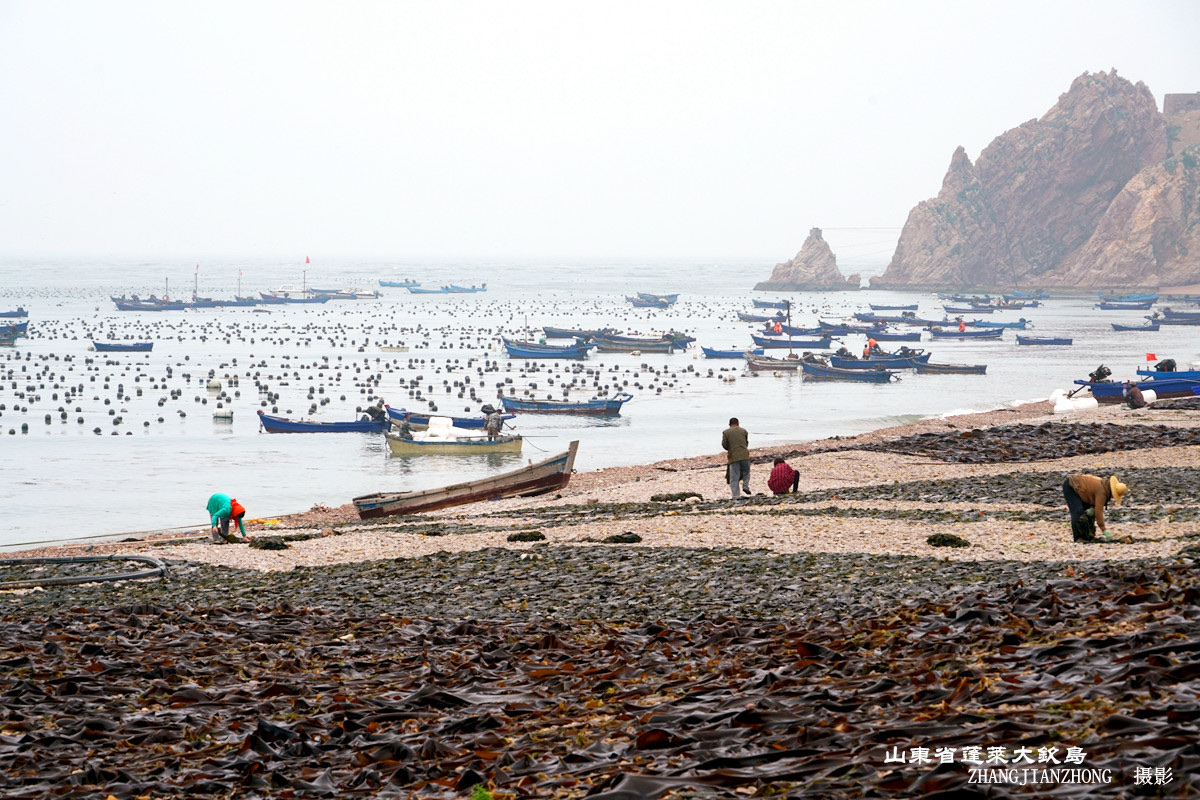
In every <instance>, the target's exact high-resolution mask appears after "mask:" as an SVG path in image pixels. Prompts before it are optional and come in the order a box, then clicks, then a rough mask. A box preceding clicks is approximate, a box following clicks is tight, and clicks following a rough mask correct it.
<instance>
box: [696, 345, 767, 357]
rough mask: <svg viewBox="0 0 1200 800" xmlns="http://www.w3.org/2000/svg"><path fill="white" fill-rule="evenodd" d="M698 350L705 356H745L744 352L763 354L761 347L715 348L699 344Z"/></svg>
mask: <svg viewBox="0 0 1200 800" xmlns="http://www.w3.org/2000/svg"><path fill="white" fill-rule="evenodd" d="M700 352H702V353H703V354H704V357H705V358H745V357H746V353H752V354H754V355H756V356H761V355H762V354H763V349H762V348H761V347H759V348H757V349H755V350H716V349H714V348H712V347H704V346H703V345H701V346H700Z"/></svg>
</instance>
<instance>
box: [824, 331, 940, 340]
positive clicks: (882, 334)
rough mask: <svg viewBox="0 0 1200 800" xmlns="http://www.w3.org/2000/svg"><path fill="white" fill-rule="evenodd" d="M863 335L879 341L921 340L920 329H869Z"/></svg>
mask: <svg viewBox="0 0 1200 800" xmlns="http://www.w3.org/2000/svg"><path fill="white" fill-rule="evenodd" d="M835 335H836V334H835ZM864 335H866V336H873V337H875V339H876V341H880V342H919V341H921V332H920V331H907V332H905V333H897V332H894V331H870V332H867V333H865V334H864Z"/></svg>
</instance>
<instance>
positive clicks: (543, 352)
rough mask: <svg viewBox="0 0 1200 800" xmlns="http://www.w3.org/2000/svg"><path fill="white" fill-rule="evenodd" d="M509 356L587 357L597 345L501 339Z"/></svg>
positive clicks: (578, 342) (580, 342) (579, 342)
mask: <svg viewBox="0 0 1200 800" xmlns="http://www.w3.org/2000/svg"><path fill="white" fill-rule="evenodd" d="M501 341H502V342H503V343H504V349H505V350H506V351H507V352H508V356H509V358H587V354H588V351H589V350H591V349H592V348H594V347H595V346H596V345H594V344H590V343H585V342H582V341H577V342H576V343H575V344H565V345H553V344H542V343H540V342H521V341H514V340H512V339H503V338H502V339H501Z"/></svg>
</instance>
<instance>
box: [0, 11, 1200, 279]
mask: <svg viewBox="0 0 1200 800" xmlns="http://www.w3.org/2000/svg"><path fill="white" fill-rule="evenodd" d="M1198 43H1200V13H1197V6H1196V4H1195V2H1194V0H1178V1H1177V2H1171V1H1169V0H1159V1H1158V2H1144V1H1143V2H1129V0H1121V1H1120V2H1112V1H1110V0H1084V1H1082V2H1074V1H1069V2H1064V1H1063V0H1037V1H1036V2H1027V1H1025V0H1005V1H1004V2H992V3H971V2H944V3H943V2H920V1H919V0H917V1H915V2H900V1H897V2H823V3H806V2H762V1H761V0H755V2H720V3H718V2H703V1H702V0H700V1H699V2H698V1H697V0H687V1H686V2H653V0H636V1H635V2H611V1H609V0H606V2H568V1H563V0H555V2H495V1H494V0H491V1H490V2H454V1H453V0H451V1H449V2H419V3H417V2H386V3H383V2H379V3H376V2H324V3H311V2H280V3H265V2H253V0H250V1H249V2H243V1H242V0H239V1H238V2H211V0H210V1H206V2H199V3H198V2H188V3H185V2H173V1H168V2H161V1H160V0H155V2H146V3H134V2H121V0H104V1H103V2H94V1H93V0H88V1H87V2H55V0H33V1H31V2H16V1H14V0H0V110H2V113H3V124H2V125H0V256H7V257H13V256H28V255H81V256H113V255H123V254H128V255H176V256H181V257H183V258H185V259H186V258H190V257H192V256H195V257H196V258H198V259H199V258H202V257H203V256H205V255H214V256H215V255H246V256H251V255H277V254H278V255H283V254H298V255H301V256H302V255H306V254H307V255H312V256H313V257H314V259H316V258H317V257H322V256H324V257H327V258H329V257H336V256H354V255H358V256H387V257H395V258H398V259H414V258H438V257H456V256H494V257H516V256H549V257H553V256H563V257H578V256H596V257H632V258H637V257H643V256H644V257H669V256H680V257H713V258H723V257H726V258H727V257H762V258H763V259H766V260H769V261H771V262H774V261H779V260H785V259H787V258H790V257H791V256H792V255H794V254H795V252H796V251H797V250H798V249H799V248H800V245H801V244H802V243H803V241H804V238H805V236H806V235H807V232H808V229H809V228H810V227H813V226H818V227H822V228H825V229H826V238H827V239H828V240H829V241H830V243H831V244H832V245H833V246H834V249H835V252H837V253H838V256H839V261H840V263H841V264H842V265H843V271H849V270H847V269H846V267H848V266H849V267H852V266H853V262H854V260H855V259H856V258H863V257H868V255H869V257H871V258H875V259H884V260H886V258H887V257H888V256H889V255H890V253H891V251H892V249H893V248H894V244H895V239H896V237H897V236H898V234H899V228H900V226H902V225H903V224H904V220H905V218H906V217H907V214H908V211H909V210H910V208H911V207H912V206H913V205H915V204H916V203H917V202H919V201H921V200H923V199H925V198H928V197H931V196H933V195H934V194H936V193H937V190H938V188H939V187H940V185H941V180H942V176H943V174H944V173H945V170H946V167H947V165H948V164H949V161H950V156H951V154H952V153H953V151H954V149H955V147H957V146H958V145H960V144H961V145H963V146H965V147H966V149H967V152H968V154H969V155H970V156H971V158H972V159H974V158H975V157H976V156H978V154H979V151H980V150H981V149H982V148H983V147H984V146H986V145H987V144H988V142H990V141H991V140H992V139H993V138H994V137H996V136H997V135H999V134H1000V133H1002V132H1003V131H1005V130H1007V129H1009V128H1012V127H1014V126H1016V125H1018V124H1020V123H1021V122H1024V121H1025V120H1028V119H1031V118H1034V117H1038V116H1041V115H1042V114H1043V113H1044V112H1045V111H1046V110H1047V109H1048V108H1049V107H1050V106H1051V105H1053V103H1054V102H1055V100H1056V99H1057V98H1058V96H1059V95H1060V94H1061V93H1063V92H1065V91H1066V90H1067V88H1068V87H1069V86H1070V83H1071V80H1072V79H1073V78H1075V77H1076V76H1078V75H1079V74H1081V73H1083V72H1085V71H1089V72H1095V71H1099V70H1108V69H1111V68H1113V67H1116V68H1117V69H1118V71H1119V73H1120V74H1121V75H1123V76H1125V77H1127V78H1129V79H1131V80H1134V81H1138V80H1141V81H1143V82H1145V83H1146V84H1147V85H1148V86H1149V87H1150V89H1151V90H1152V91H1153V92H1154V95H1155V97H1156V98H1157V99H1158V100H1159V105H1160V108H1161V102H1162V95H1163V94H1164V93H1170V92H1191V91H1200V55H1198V52H1200V47H1198ZM864 228H880V229H883V230H877V231H864V230H851V229H864Z"/></svg>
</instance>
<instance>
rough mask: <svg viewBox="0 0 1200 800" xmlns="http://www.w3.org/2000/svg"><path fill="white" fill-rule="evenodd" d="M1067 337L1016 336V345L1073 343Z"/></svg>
mask: <svg viewBox="0 0 1200 800" xmlns="http://www.w3.org/2000/svg"><path fill="white" fill-rule="evenodd" d="M1073 341H1074V339H1071V338H1070V337H1067V336H1021V335H1020V334H1017V344H1022V345H1068V344H1070V343H1071V342H1073Z"/></svg>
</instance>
